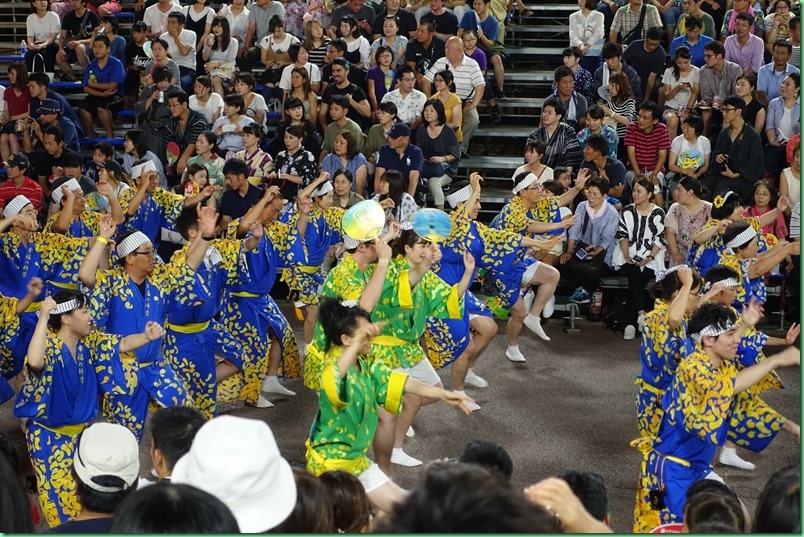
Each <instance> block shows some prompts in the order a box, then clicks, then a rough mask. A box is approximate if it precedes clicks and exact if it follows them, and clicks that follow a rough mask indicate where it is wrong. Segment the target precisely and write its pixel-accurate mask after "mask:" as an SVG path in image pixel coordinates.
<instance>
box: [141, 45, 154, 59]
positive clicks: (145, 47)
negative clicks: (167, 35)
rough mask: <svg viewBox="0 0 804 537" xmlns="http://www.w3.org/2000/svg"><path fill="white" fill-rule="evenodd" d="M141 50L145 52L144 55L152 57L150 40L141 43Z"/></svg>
mask: <svg viewBox="0 0 804 537" xmlns="http://www.w3.org/2000/svg"><path fill="white" fill-rule="evenodd" d="M142 51H143V52H144V53H145V55H146V56H148V57H149V58H151V59H153V57H154V53H153V51H152V50H151V42H150V41H146V42H145V43H143V45H142Z"/></svg>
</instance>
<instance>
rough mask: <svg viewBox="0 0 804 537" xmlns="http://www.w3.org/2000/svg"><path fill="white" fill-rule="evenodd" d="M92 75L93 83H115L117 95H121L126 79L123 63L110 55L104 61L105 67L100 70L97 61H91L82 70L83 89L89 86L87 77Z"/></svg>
mask: <svg viewBox="0 0 804 537" xmlns="http://www.w3.org/2000/svg"><path fill="white" fill-rule="evenodd" d="M92 74H94V75H95V82H100V83H101V84H108V83H109V82H117V94H118V95H123V81H124V80H125V78H126V68H125V67H124V66H123V62H121V61H120V60H118V59H117V58H115V57H114V56H112V55H111V54H110V55H109V56H108V57H107V59H106V67H104V68H103V69H101V67H100V65H98V60H92V61H91V62H89V65H88V66H87V68H86V70H84V87H87V86H89V77H90V75H92Z"/></svg>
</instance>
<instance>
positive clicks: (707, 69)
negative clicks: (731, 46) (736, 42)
mask: <svg viewBox="0 0 804 537" xmlns="http://www.w3.org/2000/svg"><path fill="white" fill-rule="evenodd" d="M704 59H705V60H706V65H704V66H703V67H701V70H700V71H699V72H698V81H699V84H700V88H701V95H700V100H699V101H698V104H697V108H698V110H699V112H700V115H701V118H703V121H704V134H706V135H707V136H708V135H709V132H710V126H711V125H712V124H713V123H715V124H718V123H723V122H724V121H726V119H725V117H724V116H723V114H721V110H720V108H721V106H722V105H723V99H725V98H727V97H731V96H732V95H734V87H735V84H736V83H737V77H738V76H740V75H741V74H742V73H743V70H742V69H741V68H740V66H739V65H737V64H736V63H734V62H730V61H728V60H726V49H725V48H724V47H723V44H722V43H720V42H719V41H712V42H711V43H707V44H706V45H705V46H704Z"/></svg>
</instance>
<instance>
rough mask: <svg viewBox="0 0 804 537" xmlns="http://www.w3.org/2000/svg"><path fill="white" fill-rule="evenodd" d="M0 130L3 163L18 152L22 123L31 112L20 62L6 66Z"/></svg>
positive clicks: (28, 93) (24, 76)
mask: <svg viewBox="0 0 804 537" xmlns="http://www.w3.org/2000/svg"><path fill="white" fill-rule="evenodd" d="M3 101H5V103H4V106H3V112H2V116H0V121H1V122H2V123H3V127H2V129H0V157H2V158H3V161H4V162H5V161H6V160H8V157H10V156H11V155H13V154H14V153H19V152H20V150H21V149H20V147H21V143H20V136H21V135H22V130H23V128H25V125H24V122H25V120H27V119H28V115H29V114H30V111H31V92H30V91H28V69H26V67H25V64H24V63H22V62H14V63H12V64H11V65H9V66H8V87H7V88H6V90H5V92H4V93H3Z"/></svg>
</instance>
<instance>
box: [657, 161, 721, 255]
mask: <svg viewBox="0 0 804 537" xmlns="http://www.w3.org/2000/svg"><path fill="white" fill-rule="evenodd" d="M702 195H703V189H702V188H701V183H699V182H698V179H696V178H695V177H692V176H690V175H686V176H684V177H683V178H682V179H681V181H679V183H678V186H677V187H676V189H675V190H674V191H673V199H674V200H675V203H673V204H672V205H671V206H670V208H669V209H668V210H667V217H666V218H665V219H664V231H665V239H666V240H667V259H666V261H667V265H668V267H669V268H673V267H677V266H679V265H683V264H684V263H685V261H686V259H687V253H688V252H689V250H690V248H691V247H692V245H693V239H694V237H695V233H696V232H697V231H698V230H699V229H702V228H703V227H704V225H705V224H706V222H707V221H708V220H709V217H710V215H711V214H712V204H711V203H709V202H708V201H704V200H702V199H701V196H702Z"/></svg>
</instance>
